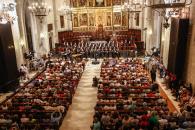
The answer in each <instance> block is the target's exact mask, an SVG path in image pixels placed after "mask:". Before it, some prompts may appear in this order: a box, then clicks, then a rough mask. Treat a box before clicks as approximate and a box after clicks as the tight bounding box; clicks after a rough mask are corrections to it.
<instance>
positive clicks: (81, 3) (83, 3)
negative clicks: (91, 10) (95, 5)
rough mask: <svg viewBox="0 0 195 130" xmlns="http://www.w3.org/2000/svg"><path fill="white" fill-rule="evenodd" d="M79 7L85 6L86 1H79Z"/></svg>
mask: <svg viewBox="0 0 195 130" xmlns="http://www.w3.org/2000/svg"><path fill="white" fill-rule="evenodd" d="M79 5H80V6H86V5H87V0H79Z"/></svg>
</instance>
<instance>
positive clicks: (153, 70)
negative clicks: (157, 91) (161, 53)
mask: <svg viewBox="0 0 195 130" xmlns="http://www.w3.org/2000/svg"><path fill="white" fill-rule="evenodd" d="M150 75H151V79H152V83H153V82H155V81H156V70H155V69H154V68H152V70H151V71H150Z"/></svg>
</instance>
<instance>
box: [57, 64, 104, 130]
mask: <svg viewBox="0 0 195 130" xmlns="http://www.w3.org/2000/svg"><path fill="white" fill-rule="evenodd" d="M100 65H101V63H100V64H98V65H92V64H91V61H89V62H88V63H87V65H86V67H85V70H84V72H83V75H82V77H81V80H80V82H79V84H78V88H77V90H76V93H75V95H74V97H73V100H72V105H71V106H70V107H69V110H68V112H67V114H66V116H65V118H64V120H63V122H62V125H61V127H60V130H90V125H92V123H93V115H94V106H95V105H96V102H97V88H94V87H92V82H93V77H94V76H96V77H98V78H99V76H100Z"/></svg>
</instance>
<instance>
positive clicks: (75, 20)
mask: <svg viewBox="0 0 195 130" xmlns="http://www.w3.org/2000/svg"><path fill="white" fill-rule="evenodd" d="M73 23H74V24H73V26H74V27H78V16H77V15H76V14H74V22H73Z"/></svg>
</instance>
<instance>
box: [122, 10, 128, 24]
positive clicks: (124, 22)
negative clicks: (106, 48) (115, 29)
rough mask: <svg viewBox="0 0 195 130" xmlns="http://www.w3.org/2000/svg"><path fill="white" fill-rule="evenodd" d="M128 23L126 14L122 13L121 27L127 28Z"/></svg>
mask: <svg viewBox="0 0 195 130" xmlns="http://www.w3.org/2000/svg"><path fill="white" fill-rule="evenodd" d="M127 23H128V14H127V13H124V12H123V15H122V26H127Z"/></svg>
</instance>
